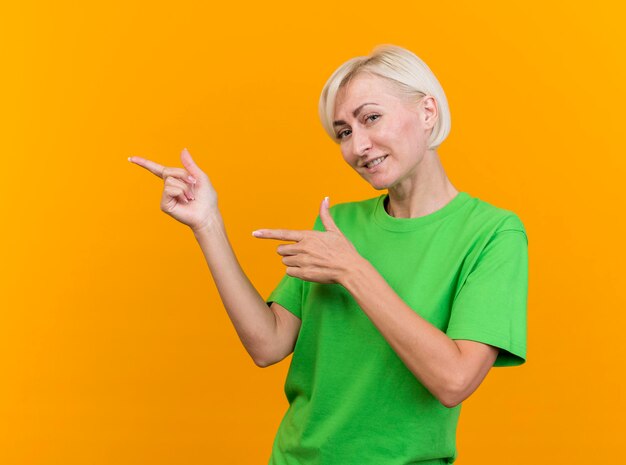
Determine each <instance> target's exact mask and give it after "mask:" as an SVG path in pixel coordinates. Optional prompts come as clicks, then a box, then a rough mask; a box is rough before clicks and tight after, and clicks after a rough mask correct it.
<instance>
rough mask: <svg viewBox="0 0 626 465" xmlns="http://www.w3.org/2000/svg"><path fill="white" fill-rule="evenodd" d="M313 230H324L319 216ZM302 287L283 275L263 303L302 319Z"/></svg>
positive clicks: (299, 282) (293, 278)
mask: <svg viewBox="0 0 626 465" xmlns="http://www.w3.org/2000/svg"><path fill="white" fill-rule="evenodd" d="M313 230H315V231H323V230H324V226H323V224H322V221H321V219H320V217H319V215H318V216H317V218H316V219H315V224H314V226H313ZM304 286H305V281H303V280H302V279H300V278H295V277H293V276H289V275H288V274H287V273H285V274H284V276H283V277H282V279H281V280H280V282H279V283H278V284H277V285H276V287H275V288H274V290H273V291H272V292H271V293H270V295H269V296H268V297H267V299H265V302H266V303H267V305H268V306H270V305H272V302H276V303H278V304H279V305H281V306H283V307H285V308H286V309H287V310H289V311H290V312H291V313H293V314H294V315H295V316H297V317H298V318H300V319H302V306H303V303H304V295H305V292H304Z"/></svg>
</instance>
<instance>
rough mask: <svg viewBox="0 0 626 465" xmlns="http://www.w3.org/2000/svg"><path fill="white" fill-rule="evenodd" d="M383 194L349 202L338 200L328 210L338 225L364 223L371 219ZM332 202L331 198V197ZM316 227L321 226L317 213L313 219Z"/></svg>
mask: <svg viewBox="0 0 626 465" xmlns="http://www.w3.org/2000/svg"><path fill="white" fill-rule="evenodd" d="M383 196H384V194H381V195H379V196H376V197H371V198H368V199H364V200H356V201H351V202H339V203H336V204H331V206H330V208H329V211H330V215H331V216H332V217H333V221H335V223H336V224H337V226H339V227H340V228H341V227H342V226H350V225H355V224H362V223H366V222H368V221H370V220H371V218H372V212H373V211H374V209H375V208H376V205H377V203H378V202H379V200H380V199H381V198H382V197H383ZM331 202H332V199H331ZM315 223H316V229H318V227H319V228H321V227H322V226H321V224H322V222H321V219H320V217H319V214H318V216H317V219H316V221H315Z"/></svg>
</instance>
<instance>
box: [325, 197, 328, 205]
mask: <svg viewBox="0 0 626 465" xmlns="http://www.w3.org/2000/svg"><path fill="white" fill-rule="evenodd" d="M324 202H326V206H328V197H324Z"/></svg>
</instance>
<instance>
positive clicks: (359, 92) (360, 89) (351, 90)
mask: <svg viewBox="0 0 626 465" xmlns="http://www.w3.org/2000/svg"><path fill="white" fill-rule="evenodd" d="M394 90H395V89H394V88H393V86H392V85H391V83H389V82H388V81H387V79H384V78H381V77H378V76H374V75H371V74H360V75H358V76H356V77H354V78H353V79H352V80H351V81H350V82H349V83H348V84H347V85H345V86H343V87H342V88H341V89H339V91H338V92H337V99H336V101H335V115H336V116H339V113H346V112H347V113H351V112H352V111H353V110H354V109H355V108H357V107H358V106H360V105H363V104H364V103H366V102H371V103H378V104H382V103H383V102H389V101H390V100H395V99H397V98H398V97H397V96H396V95H395V93H394ZM352 107H354V108H352Z"/></svg>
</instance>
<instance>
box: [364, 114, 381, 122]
mask: <svg viewBox="0 0 626 465" xmlns="http://www.w3.org/2000/svg"><path fill="white" fill-rule="evenodd" d="M378 118H380V115H368V116H367V117H366V118H365V120H366V121H367V120H369V121H376V120H377V119H378Z"/></svg>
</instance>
